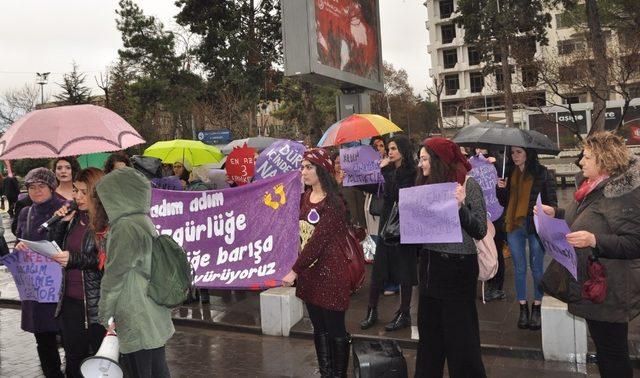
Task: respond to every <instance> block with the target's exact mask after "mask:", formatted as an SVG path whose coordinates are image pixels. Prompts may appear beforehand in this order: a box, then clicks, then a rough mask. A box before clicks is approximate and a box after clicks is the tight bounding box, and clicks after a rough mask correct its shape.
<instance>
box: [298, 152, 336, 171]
mask: <svg viewBox="0 0 640 378" xmlns="http://www.w3.org/2000/svg"><path fill="white" fill-rule="evenodd" d="M302 160H307V161H309V162H311V163H313V164H315V165H317V166H319V167H322V168H324V169H325V170H327V171H328V172H329V173H331V174H332V175H333V174H334V173H335V169H334V167H333V161H331V157H330V156H329V153H328V152H327V150H325V149H324V148H312V149H310V150H307V151H305V152H304V153H303V154H302Z"/></svg>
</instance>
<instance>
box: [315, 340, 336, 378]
mask: <svg viewBox="0 0 640 378" xmlns="http://www.w3.org/2000/svg"><path fill="white" fill-rule="evenodd" d="M313 341H314V343H315V344H316V356H318V370H319V371H320V376H321V377H322V378H325V377H331V376H332V375H331V374H332V372H331V343H330V342H329V334H328V333H318V334H316V333H314V334H313Z"/></svg>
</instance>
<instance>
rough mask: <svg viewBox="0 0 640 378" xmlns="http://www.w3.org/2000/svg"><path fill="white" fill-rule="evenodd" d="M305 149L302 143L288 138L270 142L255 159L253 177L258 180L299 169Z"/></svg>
mask: <svg viewBox="0 0 640 378" xmlns="http://www.w3.org/2000/svg"><path fill="white" fill-rule="evenodd" d="M305 150H306V148H305V146H304V145H303V144H301V143H298V142H293V141H290V140H279V141H277V142H274V143H272V144H271V145H270V146H269V147H267V148H265V150H264V151H262V153H261V154H260V155H259V156H258V160H256V172H255V175H254V177H255V179H256V180H260V179H263V178H267V177H274V176H276V175H279V174H282V173H287V172H291V171H297V170H298V169H300V163H301V162H302V154H303V153H304V151H305Z"/></svg>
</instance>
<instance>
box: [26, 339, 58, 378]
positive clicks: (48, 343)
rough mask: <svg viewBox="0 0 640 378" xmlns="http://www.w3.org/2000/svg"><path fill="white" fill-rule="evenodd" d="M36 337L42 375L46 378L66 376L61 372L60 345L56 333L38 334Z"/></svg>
mask: <svg viewBox="0 0 640 378" xmlns="http://www.w3.org/2000/svg"><path fill="white" fill-rule="evenodd" d="M33 335H34V336H35V337H36V345H37V349H38V357H39V358H40V366H41V367H42V373H43V374H44V376H45V377H46V378H62V377H64V375H63V374H62V371H61V370H60V365H61V364H60V353H58V343H57V341H56V335H57V333H56V332H37V333H34V334H33Z"/></svg>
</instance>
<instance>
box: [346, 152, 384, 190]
mask: <svg viewBox="0 0 640 378" xmlns="http://www.w3.org/2000/svg"><path fill="white" fill-rule="evenodd" d="M340 167H341V168H342V170H343V171H344V180H343V181H342V185H343V186H355V185H367V184H379V183H382V182H384V178H383V177H382V173H381V172H380V154H379V153H378V151H376V150H374V149H373V147H371V146H356V147H350V148H341V149H340Z"/></svg>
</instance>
